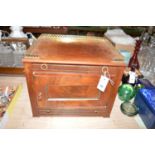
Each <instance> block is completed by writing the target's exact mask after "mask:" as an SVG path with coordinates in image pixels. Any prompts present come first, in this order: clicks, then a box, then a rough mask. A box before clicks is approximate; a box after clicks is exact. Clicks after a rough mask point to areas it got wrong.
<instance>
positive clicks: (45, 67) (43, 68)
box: [40, 64, 48, 70]
mask: <svg viewBox="0 0 155 155" xmlns="http://www.w3.org/2000/svg"><path fill="white" fill-rule="evenodd" d="M40 68H41V69H42V70H47V69H48V66H47V64H41V66H40Z"/></svg>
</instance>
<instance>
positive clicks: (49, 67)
mask: <svg viewBox="0 0 155 155" xmlns="http://www.w3.org/2000/svg"><path fill="white" fill-rule="evenodd" d="M31 69H32V71H42V72H44V71H46V72H48V71H49V72H76V73H97V74H103V72H104V71H108V72H109V73H110V75H111V76H115V74H116V69H117V67H112V66H86V65H85V66H83V65H56V64H48V63H47V64H40V63H38V64H32V68H31Z"/></svg>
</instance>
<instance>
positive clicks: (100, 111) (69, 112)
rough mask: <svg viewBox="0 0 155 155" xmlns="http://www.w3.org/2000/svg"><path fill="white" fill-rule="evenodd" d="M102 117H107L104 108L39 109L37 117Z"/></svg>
mask: <svg viewBox="0 0 155 155" xmlns="http://www.w3.org/2000/svg"><path fill="white" fill-rule="evenodd" d="M51 115H55V116H103V117H109V115H108V113H107V109H106V106H105V107H102V108H97V109H96V108H94V109H93V108H92V109H82V108H76V109H75V108H71V109H39V116H51Z"/></svg>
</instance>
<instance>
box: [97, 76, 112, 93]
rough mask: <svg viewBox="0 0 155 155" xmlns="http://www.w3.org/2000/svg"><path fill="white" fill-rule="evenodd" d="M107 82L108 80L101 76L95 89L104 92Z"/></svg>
mask: <svg viewBox="0 0 155 155" xmlns="http://www.w3.org/2000/svg"><path fill="white" fill-rule="evenodd" d="M108 82H109V78H108V77H106V76H104V75H101V77H100V80H99V83H98V85H97V89H99V90H100V91H102V92H104V90H105V88H106V86H107V84H108Z"/></svg>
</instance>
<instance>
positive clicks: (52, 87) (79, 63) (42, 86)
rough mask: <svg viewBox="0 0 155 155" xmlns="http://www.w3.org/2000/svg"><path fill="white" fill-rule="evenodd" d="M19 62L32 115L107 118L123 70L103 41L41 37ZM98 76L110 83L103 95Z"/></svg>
mask: <svg viewBox="0 0 155 155" xmlns="http://www.w3.org/2000/svg"><path fill="white" fill-rule="evenodd" d="M23 63H24V70H25V75H26V79H27V86H28V91H29V96H30V101H31V106H32V112H33V116H49V115H61V116H63V115H64V116H104V117H109V116H110V113H111V110H112V107H113V103H114V100H115V97H116V94H117V89H118V86H119V84H120V80H121V77H122V74H123V71H124V67H125V64H124V60H123V57H122V56H121V55H120V54H119V53H117V52H116V51H115V49H114V48H113V46H112V45H111V44H110V43H109V42H108V41H107V40H106V39H104V38H100V37H92V36H74V35H52V34H43V35H41V36H40V37H39V38H38V40H37V41H36V42H35V43H34V44H33V45H32V46H31V47H30V48H29V49H28V50H27V52H26V55H25V57H24V59H23ZM102 74H105V76H108V77H109V76H110V79H111V80H112V81H113V85H112V84H111V83H110V82H109V83H108V84H107V86H106V89H105V91H104V92H101V91H100V90H99V89H97V85H98V82H99V79H100V77H101V75H102Z"/></svg>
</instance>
